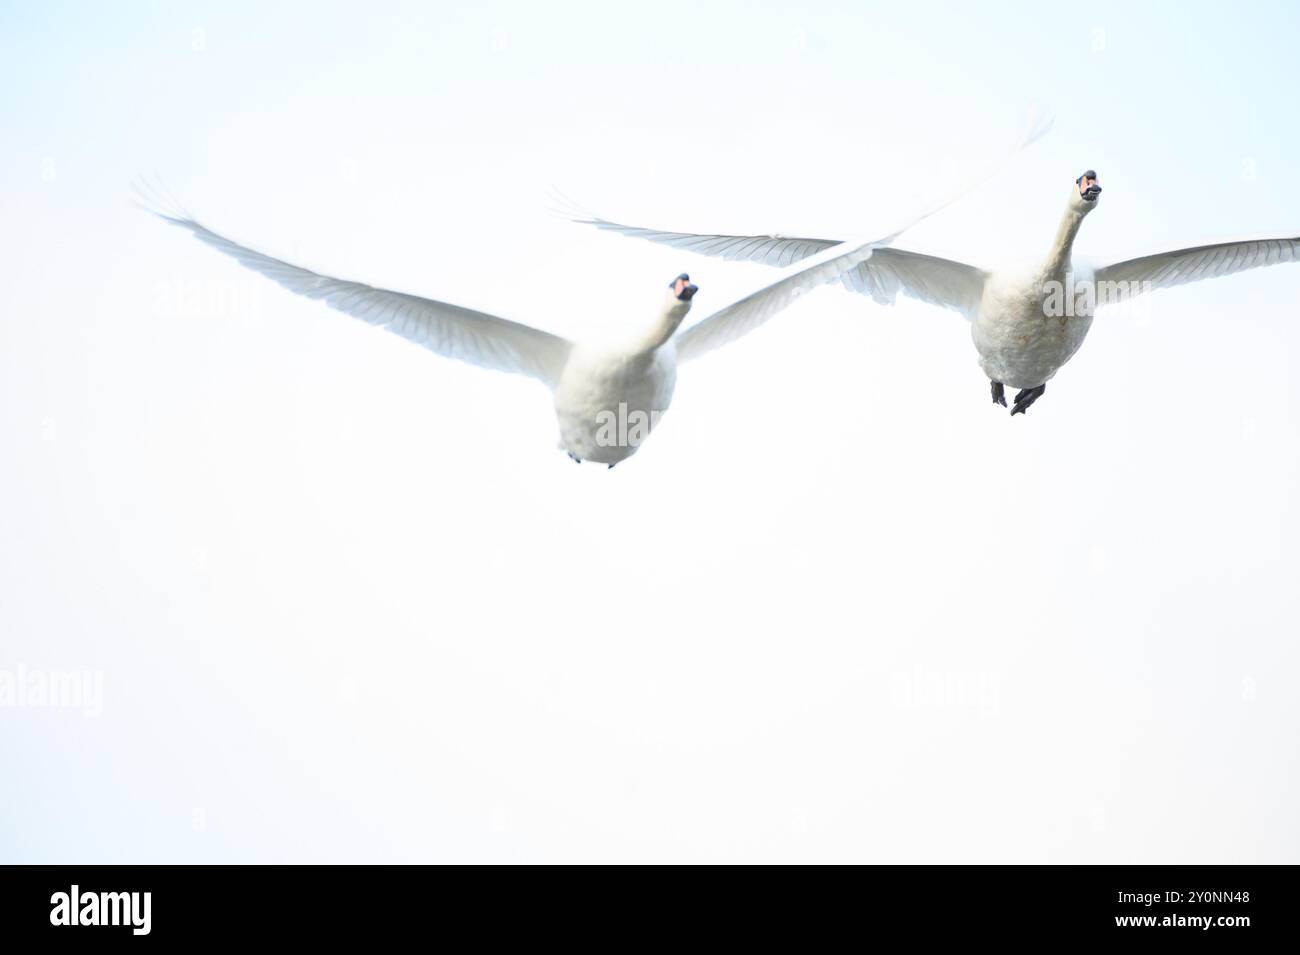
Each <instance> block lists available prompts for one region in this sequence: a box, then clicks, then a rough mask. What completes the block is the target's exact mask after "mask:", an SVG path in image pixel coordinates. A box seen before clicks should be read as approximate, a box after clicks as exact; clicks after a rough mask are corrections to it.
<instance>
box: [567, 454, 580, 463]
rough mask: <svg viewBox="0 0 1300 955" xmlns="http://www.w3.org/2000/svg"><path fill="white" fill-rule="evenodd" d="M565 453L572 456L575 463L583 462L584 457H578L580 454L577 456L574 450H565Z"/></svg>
mask: <svg viewBox="0 0 1300 955" xmlns="http://www.w3.org/2000/svg"><path fill="white" fill-rule="evenodd" d="M564 453H565V454H567V455H568V456H569V457H571V458H572V459H573V463H574V464H581V463H582V458H580V457H578V456H577V455H576V454H574V453H573V452H572V451H565V452H564Z"/></svg>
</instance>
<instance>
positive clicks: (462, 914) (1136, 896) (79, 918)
mask: <svg viewBox="0 0 1300 955" xmlns="http://www.w3.org/2000/svg"><path fill="white" fill-rule="evenodd" d="M510 878H512V877H510V876H504V877H503V876H502V875H500V874H499V875H498V876H496V877H494V878H493V879H492V880H491V885H490V886H489V885H487V884H482V885H481V884H478V881H477V879H476V878H475V877H474V876H473V875H472V874H466V873H459V872H458V873H455V874H454V875H452V874H450V873H448V872H447V871H445V870H443V869H439V868H423V867H378V868H371V867H327V866H322V867H293V866H286V867H273V866H262V867H243V866H226V867H198V866H174V867H173V866H158V867H154V866H138V867H136V866H121V867H118V866H50V867H46V866H30V867H16V866H11V867H8V868H6V869H5V870H4V874H3V891H2V892H0V926H3V929H2V930H3V933H4V937H5V939H6V941H9V942H18V941H20V940H25V941H29V942H34V943H36V944H41V943H46V942H52V941H59V940H60V939H59V937H60V936H63V938H62V941H65V942H68V941H73V942H77V943H83V944H91V945H95V946H98V945H100V944H104V943H109V944H112V943H124V944H132V945H147V944H151V940H157V941H159V942H163V943H168V942H173V943H174V942H180V941H184V942H204V943H221V942H242V941H253V940H257V941H267V940H270V941H275V940H278V939H284V940H292V941H294V942H297V943H301V942H304V941H312V940H320V941H322V942H330V943H332V944H339V943H342V942H346V941H349V940H356V941H363V942H364V943H366V944H367V945H368V946H369V945H375V944H382V943H384V942H386V941H393V942H397V941H406V940H409V939H410V938H411V936H412V933H413V932H414V933H416V934H417V935H423V936H424V937H425V938H427V939H428V940H430V941H435V942H436V941H437V940H438V939H439V938H440V937H445V938H447V939H449V940H451V939H455V940H458V941H459V940H462V939H463V940H470V939H474V940H480V939H481V940H482V941H485V942H486V941H499V940H502V939H504V938H509V937H512V936H513V937H521V938H522V937H527V938H528V939H529V941H530V942H531V943H533V944H554V943H557V942H568V941H575V942H579V943H581V942H601V943H604V944H613V945H620V944H625V943H627V942H634V943H639V944H645V943H655V942H660V941H662V942H664V943H667V944H681V943H682V942H683V941H692V942H701V941H713V940H717V941H730V942H735V941H741V940H746V939H749V938H757V939H760V940H762V941H764V942H769V943H770V942H784V943H791V942H793V943H795V944H808V943H813V944H817V943H820V942H827V943H829V942H831V941H832V940H841V941H842V940H843V939H844V937H845V935H846V934H847V935H848V937H849V938H850V939H852V940H855V941H856V940H863V941H870V940H873V939H885V938H899V937H901V938H903V939H910V940H911V942H912V943H916V944H920V943H923V942H924V943H928V942H931V941H933V940H937V939H953V940H963V941H999V940H1008V941H1036V942H1047V943H1053V942H1057V941H1080V942H1090V941H1109V940H1120V939H1124V938H1125V937H1128V938H1131V939H1133V940H1134V941H1135V942H1138V943H1144V942H1157V943H1159V942H1167V943H1171V944H1174V945H1183V944H1187V943H1189V942H1193V941H1194V940H1201V941H1206V942H1211V943H1212V944H1215V945H1224V946H1240V945H1243V944H1250V943H1251V942H1261V941H1265V940H1267V941H1268V942H1270V943H1275V942H1282V943H1285V942H1286V941H1287V940H1289V939H1290V938H1291V937H1292V936H1293V935H1294V934H1295V932H1294V924H1295V923H1294V919H1295V909H1294V906H1293V905H1292V904H1291V903H1292V900H1291V892H1292V889H1291V888H1290V885H1291V883H1292V882H1293V879H1292V871H1291V870H1289V869H1286V868H1273V867H1251V866H1186V867H1178V866H1168V867H1148V866H1114V867H1111V866H1097V867H1050V866H1048V867H1014V866H1005V867H881V868H875V869H872V870H871V871H862V870H848V869H845V868H843V867H841V868H838V869H836V870H835V871H828V872H824V873H822V875H820V876H816V877H814V878H813V879H811V880H810V879H809V878H808V876H807V875H806V874H803V875H798V876H796V875H793V874H789V873H787V874H786V875H784V876H783V875H780V874H777V875H769V876H766V877H764V878H763V881H762V882H759V881H758V880H757V879H755V877H754V873H753V872H752V871H751V872H746V873H743V874H732V875H720V874H717V873H715V874H714V875H713V876H711V877H710V878H709V881H708V884H707V885H706V884H699V883H695V881H694V878H692V877H691V876H689V875H686V876H682V875H680V874H679V875H678V876H674V877H672V879H671V882H668V881H665V882H664V883H662V884H660V885H658V886H656V885H655V884H654V882H655V881H657V880H656V879H655V877H654V876H652V875H646V874H645V873H640V874H635V875H634V874H630V873H629V874H626V875H614V876H606V877H603V878H602V880H601V881H602V883H603V885H602V887H601V888H599V889H591V888H588V887H587V886H585V885H583V883H584V882H585V881H586V879H585V877H583V876H582V875H581V874H574V875H573V876H572V878H573V883H572V884H571V885H565V884H564V883H565V882H567V879H565V878H564V877H560V878H557V877H555V876H548V877H546V878H545V880H544V882H542V883H536V884H535V883H533V881H532V878H533V877H530V876H527V875H526V874H520V875H516V876H515V877H514V878H519V879H520V881H519V882H518V883H516V884H515V885H514V886H513V887H511V888H509V889H507V890H505V891H502V887H501V886H500V885H499V884H498V883H500V882H502V881H505V880H506V879H510ZM453 880H454V881H453ZM824 883H830V884H829V885H826V884H824ZM453 884H454V886H455V888H452V887H451V885H453ZM467 933H472V934H468V936H467ZM1196 943H1197V944H1199V941H1197V942H1196ZM14 950H15V951H17V950H18V949H14Z"/></svg>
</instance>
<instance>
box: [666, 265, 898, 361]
mask: <svg viewBox="0 0 1300 955" xmlns="http://www.w3.org/2000/svg"><path fill="white" fill-rule="evenodd" d="M877 241H878V240H868V241H865V242H857V241H853V240H850V241H849V242H844V243H841V244H839V245H836V246H835V247H834V248H831V249H827V250H826V251H825V252H822V253H821V254H819V255H815V256H813V257H812V258H810V259H804V260H803V261H802V262H800V263H799V264H798V265H795V266H792V267H791V268H789V269H788V270H787V271H786V274H784V275H783V276H781V278H779V279H777V280H776V281H774V282H771V283H769V284H768V285H765V286H763V287H762V288H761V289H759V290H758V291H756V292H751V293H750V294H748V295H746V296H745V297H744V298H742V299H740V300H739V301H737V302H732V303H731V304H730V305H728V306H727V307H726V308H723V309H719V310H718V311H716V312H714V313H713V314H712V315H710V316H709V317H708V318H706V319H704V320H703V321H700V322H697V323H696V324H694V325H692V326H691V327H690V328H688V329H686V330H685V331H684V332H680V333H679V334H678V335H677V337H676V338H675V339H674V341H675V342H676V345H677V356H678V359H679V360H680V361H690V360H691V359H692V358H698V357H699V356H700V355H703V354H704V353H705V352H710V351H713V349H715V348H720V347H721V346H723V345H725V344H727V343H728V342H731V341H735V340H736V339H737V338H740V337H741V336H742V335H746V334H748V333H749V332H752V331H753V330H754V329H755V328H757V327H758V326H759V325H762V324H763V323H764V322H766V321H767V320H768V319H769V318H771V317H772V316H773V315H775V314H776V313H777V312H779V311H781V309H783V308H785V307H786V306H788V305H789V304H790V303H791V302H793V301H794V300H795V299H796V298H798V297H799V296H800V295H802V294H803V293H804V292H807V291H809V290H810V289H814V288H816V287H817V286H819V285H825V284H826V283H827V282H834V281H835V280H836V279H837V278H839V277H840V276H841V275H843V274H844V272H845V270H846V269H851V268H853V267H854V266H856V265H858V264H859V263H862V262H865V261H866V260H867V259H868V258H870V256H871V254H872V252H873V251H874V250H875V246H876V243H877Z"/></svg>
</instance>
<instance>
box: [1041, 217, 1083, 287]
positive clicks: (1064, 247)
mask: <svg viewBox="0 0 1300 955" xmlns="http://www.w3.org/2000/svg"><path fill="white" fill-rule="evenodd" d="M1085 215H1086V212H1084V211H1083V210H1081V209H1079V208H1078V207H1077V206H1076V204H1075V203H1074V202H1071V203H1070V204H1069V205H1067V206H1066V207H1065V215H1063V216H1061V224H1060V225H1059V226H1057V229H1056V238H1055V239H1053V240H1052V248H1051V250H1050V251H1049V252H1048V254H1047V271H1048V272H1049V273H1051V274H1053V275H1064V274H1065V273H1066V272H1068V271H1069V270H1070V257H1071V254H1072V252H1073V249H1074V239H1075V237H1076V236H1077V235H1078V234H1079V226H1081V225H1083V217H1084V216H1085Z"/></svg>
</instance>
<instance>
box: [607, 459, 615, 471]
mask: <svg viewBox="0 0 1300 955" xmlns="http://www.w3.org/2000/svg"><path fill="white" fill-rule="evenodd" d="M614 464H618V462H617V461H615V462H614ZM614 464H611V465H610V466H609V467H607V468H605V470H606V471H612V470H613V469H614Z"/></svg>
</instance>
